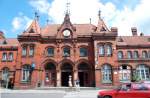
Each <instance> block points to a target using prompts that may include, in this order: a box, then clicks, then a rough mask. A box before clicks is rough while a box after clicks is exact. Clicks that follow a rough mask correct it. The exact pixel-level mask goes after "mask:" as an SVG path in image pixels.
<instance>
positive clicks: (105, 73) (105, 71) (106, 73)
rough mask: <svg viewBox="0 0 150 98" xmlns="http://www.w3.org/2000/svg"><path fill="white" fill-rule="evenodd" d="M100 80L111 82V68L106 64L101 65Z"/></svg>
mask: <svg viewBox="0 0 150 98" xmlns="http://www.w3.org/2000/svg"><path fill="white" fill-rule="evenodd" d="M102 82H103V83H111V82H112V69H111V66H110V65H108V64H105V65H103V67H102Z"/></svg>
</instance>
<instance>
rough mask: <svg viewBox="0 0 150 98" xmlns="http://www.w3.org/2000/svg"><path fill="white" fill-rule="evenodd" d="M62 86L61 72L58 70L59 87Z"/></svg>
mask: <svg viewBox="0 0 150 98" xmlns="http://www.w3.org/2000/svg"><path fill="white" fill-rule="evenodd" d="M60 86H61V71H59V70H57V87H60Z"/></svg>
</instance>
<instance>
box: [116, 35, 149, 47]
mask: <svg viewBox="0 0 150 98" xmlns="http://www.w3.org/2000/svg"><path fill="white" fill-rule="evenodd" d="M117 45H118V46H124V45H129V46H130V45H131V46H138V45H150V36H120V37H117Z"/></svg>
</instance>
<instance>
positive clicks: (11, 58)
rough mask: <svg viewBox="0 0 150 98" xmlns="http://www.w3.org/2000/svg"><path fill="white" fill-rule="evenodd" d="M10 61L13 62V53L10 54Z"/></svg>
mask: <svg viewBox="0 0 150 98" xmlns="http://www.w3.org/2000/svg"><path fill="white" fill-rule="evenodd" d="M9 61H13V53H12V52H10V53H9Z"/></svg>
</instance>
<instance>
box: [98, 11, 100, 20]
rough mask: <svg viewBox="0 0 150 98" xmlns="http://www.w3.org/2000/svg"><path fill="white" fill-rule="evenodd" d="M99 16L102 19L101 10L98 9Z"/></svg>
mask: <svg viewBox="0 0 150 98" xmlns="http://www.w3.org/2000/svg"><path fill="white" fill-rule="evenodd" d="M98 18H99V19H101V10H99V11H98Z"/></svg>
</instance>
